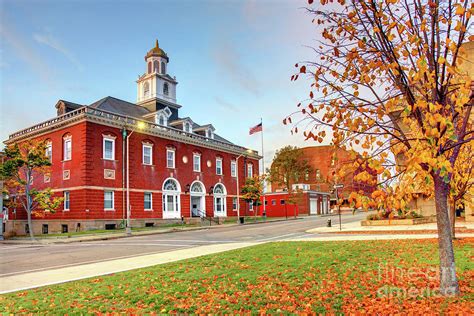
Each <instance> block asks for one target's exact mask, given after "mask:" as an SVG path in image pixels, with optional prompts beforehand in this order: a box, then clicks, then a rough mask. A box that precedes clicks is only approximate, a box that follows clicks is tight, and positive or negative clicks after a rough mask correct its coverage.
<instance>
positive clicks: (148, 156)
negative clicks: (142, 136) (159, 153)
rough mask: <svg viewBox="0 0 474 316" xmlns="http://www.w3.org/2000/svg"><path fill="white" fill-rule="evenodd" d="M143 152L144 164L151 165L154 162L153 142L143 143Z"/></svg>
mask: <svg viewBox="0 0 474 316" xmlns="http://www.w3.org/2000/svg"><path fill="white" fill-rule="evenodd" d="M142 147H143V148H142V152H143V159H142V161H143V164H144V165H151V164H152V163H153V145H151V144H143V146H142Z"/></svg>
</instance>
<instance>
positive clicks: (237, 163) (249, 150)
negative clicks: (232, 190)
mask: <svg viewBox="0 0 474 316" xmlns="http://www.w3.org/2000/svg"><path fill="white" fill-rule="evenodd" d="M250 153H252V150H251V149H247V150H245V153H243V154H240V155H239V156H238V157H237V158H236V159H235V169H236V172H237V218H238V222H239V223H241V222H240V186H239V158H241V157H244V156H245V157H247V154H250Z"/></svg>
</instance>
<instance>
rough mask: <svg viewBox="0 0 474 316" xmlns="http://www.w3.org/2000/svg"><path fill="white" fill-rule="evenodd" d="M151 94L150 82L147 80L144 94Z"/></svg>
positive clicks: (144, 85)
mask: <svg viewBox="0 0 474 316" xmlns="http://www.w3.org/2000/svg"><path fill="white" fill-rule="evenodd" d="M149 95H150V84H149V83H148V82H145V83H144V84H143V96H144V97H147V96H149Z"/></svg>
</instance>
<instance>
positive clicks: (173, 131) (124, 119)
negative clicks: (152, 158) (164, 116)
mask: <svg viewBox="0 0 474 316" xmlns="http://www.w3.org/2000/svg"><path fill="white" fill-rule="evenodd" d="M80 116H92V117H101V118H105V119H107V120H110V121H114V122H118V123H119V124H120V125H122V126H123V127H124V128H132V127H134V126H138V125H139V124H138V123H140V125H142V126H143V127H144V128H143V130H144V131H146V130H149V131H152V132H156V133H162V132H165V133H166V134H168V135H169V136H171V135H175V136H180V137H185V138H188V139H193V140H197V141H199V142H201V143H209V144H215V145H218V146H219V147H221V148H227V149H229V150H233V151H238V152H242V151H246V150H247V148H245V147H242V146H238V145H234V144H230V143H227V142H223V141H220V140H217V139H212V138H208V137H205V136H202V135H198V134H195V133H189V132H185V131H183V130H180V129H177V128H174V127H169V126H163V125H159V124H156V123H153V122H150V121H146V120H141V119H137V118H134V117H130V116H125V115H119V114H116V113H112V112H108V111H104V110H98V109H94V108H90V107H88V106H84V107H82V108H79V109H77V110H74V111H71V112H68V113H66V114H63V115H60V116H58V117H55V118H53V119H51V120H48V121H44V122H41V123H39V124H36V125H33V126H31V127H29V128H26V129H23V130H20V131H18V132H16V133H13V134H11V135H10V136H9V137H8V139H9V140H12V139H15V138H17V137H21V136H24V135H27V134H29V133H31V132H34V131H37V130H41V129H43V128H46V127H49V126H52V125H54V124H57V123H60V122H64V121H67V120H69V119H72V118H76V117H80ZM252 154H253V155H255V156H257V155H258V153H257V152H256V151H253V150H252Z"/></svg>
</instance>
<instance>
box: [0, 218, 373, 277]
mask: <svg viewBox="0 0 474 316" xmlns="http://www.w3.org/2000/svg"><path fill="white" fill-rule="evenodd" d="M364 217H366V214H364V213H360V214H355V215H352V214H345V215H342V222H343V223H348V222H353V221H360V220H361V219H363V218H364ZM328 218H329V217H319V216H318V217H316V216H314V217H313V216H312V217H307V218H303V219H298V220H290V221H283V222H274V223H265V224H256V225H243V226H230V227H219V228H213V229H206V230H198V231H185V232H175V233H167V234H157V235H148V236H136V237H129V238H122V239H115V240H103V241H92V242H80V243H69V244H50V245H8V244H2V245H0V277H4V276H9V275H15V274H22V273H26V272H33V271H41V270H49V269H54V268H62V267H67V266H74V265H80V264H85V263H93V262H100V261H106V260H112V259H119V258H127V257H133V256H139V255H145V254H155V253H160V252H167V251H172V250H177V249H184V248H193V247H198V246H202V245H209V244H215V243H220V244H222V243H235V242H259V241H273V240H275V241H276V240H283V239H292V238H298V239H301V238H306V237H315V235H314V234H307V233H306V232H305V231H306V230H308V229H311V228H316V227H320V226H322V225H325V224H326V221H327V219H328ZM330 218H331V219H332V221H333V224H337V223H338V219H337V216H331V217H330ZM321 236H323V235H321Z"/></svg>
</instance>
